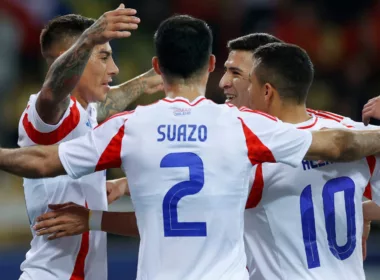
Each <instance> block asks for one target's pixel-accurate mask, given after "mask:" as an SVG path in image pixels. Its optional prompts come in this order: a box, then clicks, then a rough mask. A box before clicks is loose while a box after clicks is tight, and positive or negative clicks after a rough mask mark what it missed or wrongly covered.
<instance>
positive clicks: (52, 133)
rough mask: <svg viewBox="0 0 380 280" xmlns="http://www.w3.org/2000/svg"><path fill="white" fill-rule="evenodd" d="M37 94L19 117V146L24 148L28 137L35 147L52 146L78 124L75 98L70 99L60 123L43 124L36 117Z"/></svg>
mask: <svg viewBox="0 0 380 280" xmlns="http://www.w3.org/2000/svg"><path fill="white" fill-rule="evenodd" d="M37 98H38V94H35V95H32V96H31V97H30V100H29V103H28V106H27V108H26V109H25V111H24V113H23V114H22V116H21V120H20V124H19V126H21V127H22V129H20V128H19V132H20V133H19V134H20V135H19V140H18V144H19V146H21V147H22V146H26V145H27V144H26V142H25V139H26V137H28V138H29V139H30V140H31V141H32V142H33V143H35V144H37V145H53V144H57V143H59V142H60V141H62V140H63V139H64V138H65V137H67V136H68V135H69V134H70V133H71V132H72V131H73V130H74V129H75V128H76V127H77V126H78V124H79V121H80V111H79V108H78V105H77V101H76V99H75V98H73V97H72V98H71V100H70V105H69V107H68V108H67V109H66V111H65V113H64V114H63V116H62V118H61V119H60V121H59V122H58V123H57V124H55V125H51V124H47V123H45V122H44V121H43V120H42V119H41V117H40V116H39V115H38V112H37V109H36V101H37Z"/></svg>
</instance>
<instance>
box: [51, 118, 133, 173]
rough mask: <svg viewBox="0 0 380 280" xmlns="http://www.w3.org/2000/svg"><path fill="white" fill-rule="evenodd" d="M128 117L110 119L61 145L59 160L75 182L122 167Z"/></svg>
mask: <svg viewBox="0 0 380 280" xmlns="http://www.w3.org/2000/svg"><path fill="white" fill-rule="evenodd" d="M128 116H129V114H128V113H124V114H119V115H115V116H114V117H111V118H110V119H108V120H106V121H105V122H103V123H102V124H101V125H99V126H98V127H96V128H95V129H94V130H92V131H90V132H89V133H87V134H86V135H84V136H82V137H79V138H76V139H74V140H71V141H68V142H64V143H62V144H60V145H59V149H58V152H59V158H60V160H61V162H62V165H63V167H64V168H65V170H66V172H67V174H68V175H69V176H70V177H72V178H80V177H82V176H84V175H87V174H90V173H93V172H96V171H99V170H104V169H108V168H117V167H120V166H121V163H122V160H121V151H122V142H123V138H124V136H125V133H124V132H125V123H126V121H127V119H128Z"/></svg>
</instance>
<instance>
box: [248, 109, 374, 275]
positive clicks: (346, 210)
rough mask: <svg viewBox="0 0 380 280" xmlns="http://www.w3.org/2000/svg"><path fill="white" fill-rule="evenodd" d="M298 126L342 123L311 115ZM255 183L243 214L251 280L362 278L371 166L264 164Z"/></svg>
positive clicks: (359, 164)
mask: <svg viewBox="0 0 380 280" xmlns="http://www.w3.org/2000/svg"><path fill="white" fill-rule="evenodd" d="M297 126H298V127H299V128H303V129H309V130H317V129H321V128H333V127H339V126H340V125H339V124H338V123H337V122H335V121H331V120H326V119H321V118H316V117H315V116H314V117H313V118H312V119H311V120H309V121H307V122H305V123H303V124H298V125H297ZM342 127H343V126H342ZM254 177H255V178H256V184H253V186H252V191H251V193H250V196H249V198H248V202H247V210H246V212H245V242H246V252H247V258H248V268H249V270H250V279H255V280H256V279H257V280H260V279H271V280H277V279H278V280H285V279H294V280H298V279H299V280H301V279H302V280H319V279H349V280H359V279H365V276H364V271H363V259H362V249H361V236H362V226H363V217H362V205H361V202H362V196H363V192H364V190H365V188H366V186H367V185H368V182H369V179H370V177H371V169H370V166H369V164H368V162H367V160H365V159H363V160H360V161H356V162H352V163H331V162H316V161H307V160H303V161H302V162H301V163H300V165H299V166H298V167H297V168H292V167H289V166H286V165H284V164H276V165H274V164H262V165H259V166H258V167H257V168H256V170H255V175H254ZM258 178H260V179H259V180H258ZM257 182H259V184H258V183H257Z"/></svg>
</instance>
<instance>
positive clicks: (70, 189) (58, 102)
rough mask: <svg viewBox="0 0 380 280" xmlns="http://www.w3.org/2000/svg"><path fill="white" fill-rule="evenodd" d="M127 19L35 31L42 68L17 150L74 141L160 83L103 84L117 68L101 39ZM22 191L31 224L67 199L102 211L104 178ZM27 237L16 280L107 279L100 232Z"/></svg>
mask: <svg viewBox="0 0 380 280" xmlns="http://www.w3.org/2000/svg"><path fill="white" fill-rule="evenodd" d="M135 14H136V11H134V10H132V9H125V8H124V6H123V5H121V6H120V7H119V9H117V10H114V11H110V12H107V13H105V14H104V15H103V16H101V17H100V18H99V19H98V20H97V21H96V22H95V21H94V20H92V19H89V18H85V17H82V16H80V15H66V16H61V17H58V18H55V19H53V20H51V21H50V22H49V23H48V24H47V26H46V27H45V28H44V29H43V30H42V32H41V51H42V55H43V57H44V58H45V59H46V62H47V64H48V66H49V68H50V69H49V72H48V74H47V76H46V79H45V82H44V84H43V86H42V89H41V91H40V92H39V93H37V94H34V95H31V97H30V100H29V102H28V105H27V108H26V110H25V111H24V113H23V114H22V116H21V119H20V123H19V142H18V144H19V145H20V146H21V147H26V146H34V145H42V144H43V145H48V144H56V143H61V142H64V141H67V140H70V139H74V138H77V137H79V136H82V135H84V134H86V133H87V132H88V131H89V130H91V129H92V128H94V127H95V126H96V125H97V123H98V122H99V121H102V120H104V119H105V118H106V117H109V116H110V115H112V114H114V113H116V112H120V111H122V110H124V109H125V107H126V106H127V105H128V104H130V103H131V102H132V101H133V100H134V99H135V98H137V97H138V95H139V94H141V92H142V91H144V90H148V89H149V90H154V89H155V87H156V86H159V82H158V81H159V80H160V77H157V76H158V75H157V76H155V75H152V72H150V73H147V74H145V75H144V76H142V77H140V78H137V79H134V80H132V81H129V82H127V83H124V84H122V85H120V86H116V87H112V88H110V86H109V83H110V82H111V81H112V77H113V76H115V75H116V74H117V73H118V72H119V70H118V68H117V67H116V65H115V63H114V61H113V59H112V50H111V47H110V45H109V43H108V41H110V40H112V39H117V38H126V37H129V36H130V35H131V32H130V31H132V30H134V29H136V28H137V24H138V23H139V19H138V18H137V17H135V16H134V15H135ZM128 30H129V31H128ZM86 65H87V66H86ZM82 73H83V75H82ZM92 102H99V104H98V106H96V105H95V104H94V103H92ZM97 108H98V110H97ZM123 184H126V180H125V179H119V180H115V181H110V182H108V184H107V188H108V190H109V192H112V191H113V190H114V189H115V188H117V187H121V186H122V185H123ZM24 192H25V200H26V208H27V213H28V216H29V219H30V222H31V223H33V222H34V221H35V219H36V217H38V216H39V215H41V214H43V213H45V212H46V211H48V204H49V203H62V202H66V201H75V202H76V203H79V204H80V205H86V206H89V207H91V208H94V209H99V210H106V209H107V193H106V181H105V173H104V172H97V173H94V174H91V175H89V176H86V177H84V178H81V179H79V180H73V179H71V178H70V177H69V176H59V177H56V178H51V179H33V180H32V179H27V178H25V179H24ZM32 234H33V239H32V242H31V248H30V250H29V251H28V252H27V254H26V259H25V261H24V262H23V263H22V264H21V270H22V272H23V273H22V275H21V278H20V279H23V280H28V279H84V277H85V278H86V279H99V280H100V279H102V280H104V279H107V251H106V250H107V244H106V234H104V233H101V232H93V231H91V232H89V233H88V232H87V233H85V234H83V235H82V236H75V237H70V238H66V239H62V240H57V241H54V242H48V241H47V240H46V238H41V237H38V236H36V234H35V232H34V231H32ZM95 252H96V253H95Z"/></svg>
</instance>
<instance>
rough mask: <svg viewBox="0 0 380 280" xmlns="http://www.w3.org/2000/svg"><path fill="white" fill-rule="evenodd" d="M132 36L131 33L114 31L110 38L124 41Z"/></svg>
mask: <svg viewBox="0 0 380 280" xmlns="http://www.w3.org/2000/svg"><path fill="white" fill-rule="evenodd" d="M131 35H132V33H131V32H129V31H113V32H112V33H110V36H109V38H113V39H122V38H128V37H130V36H131Z"/></svg>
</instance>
